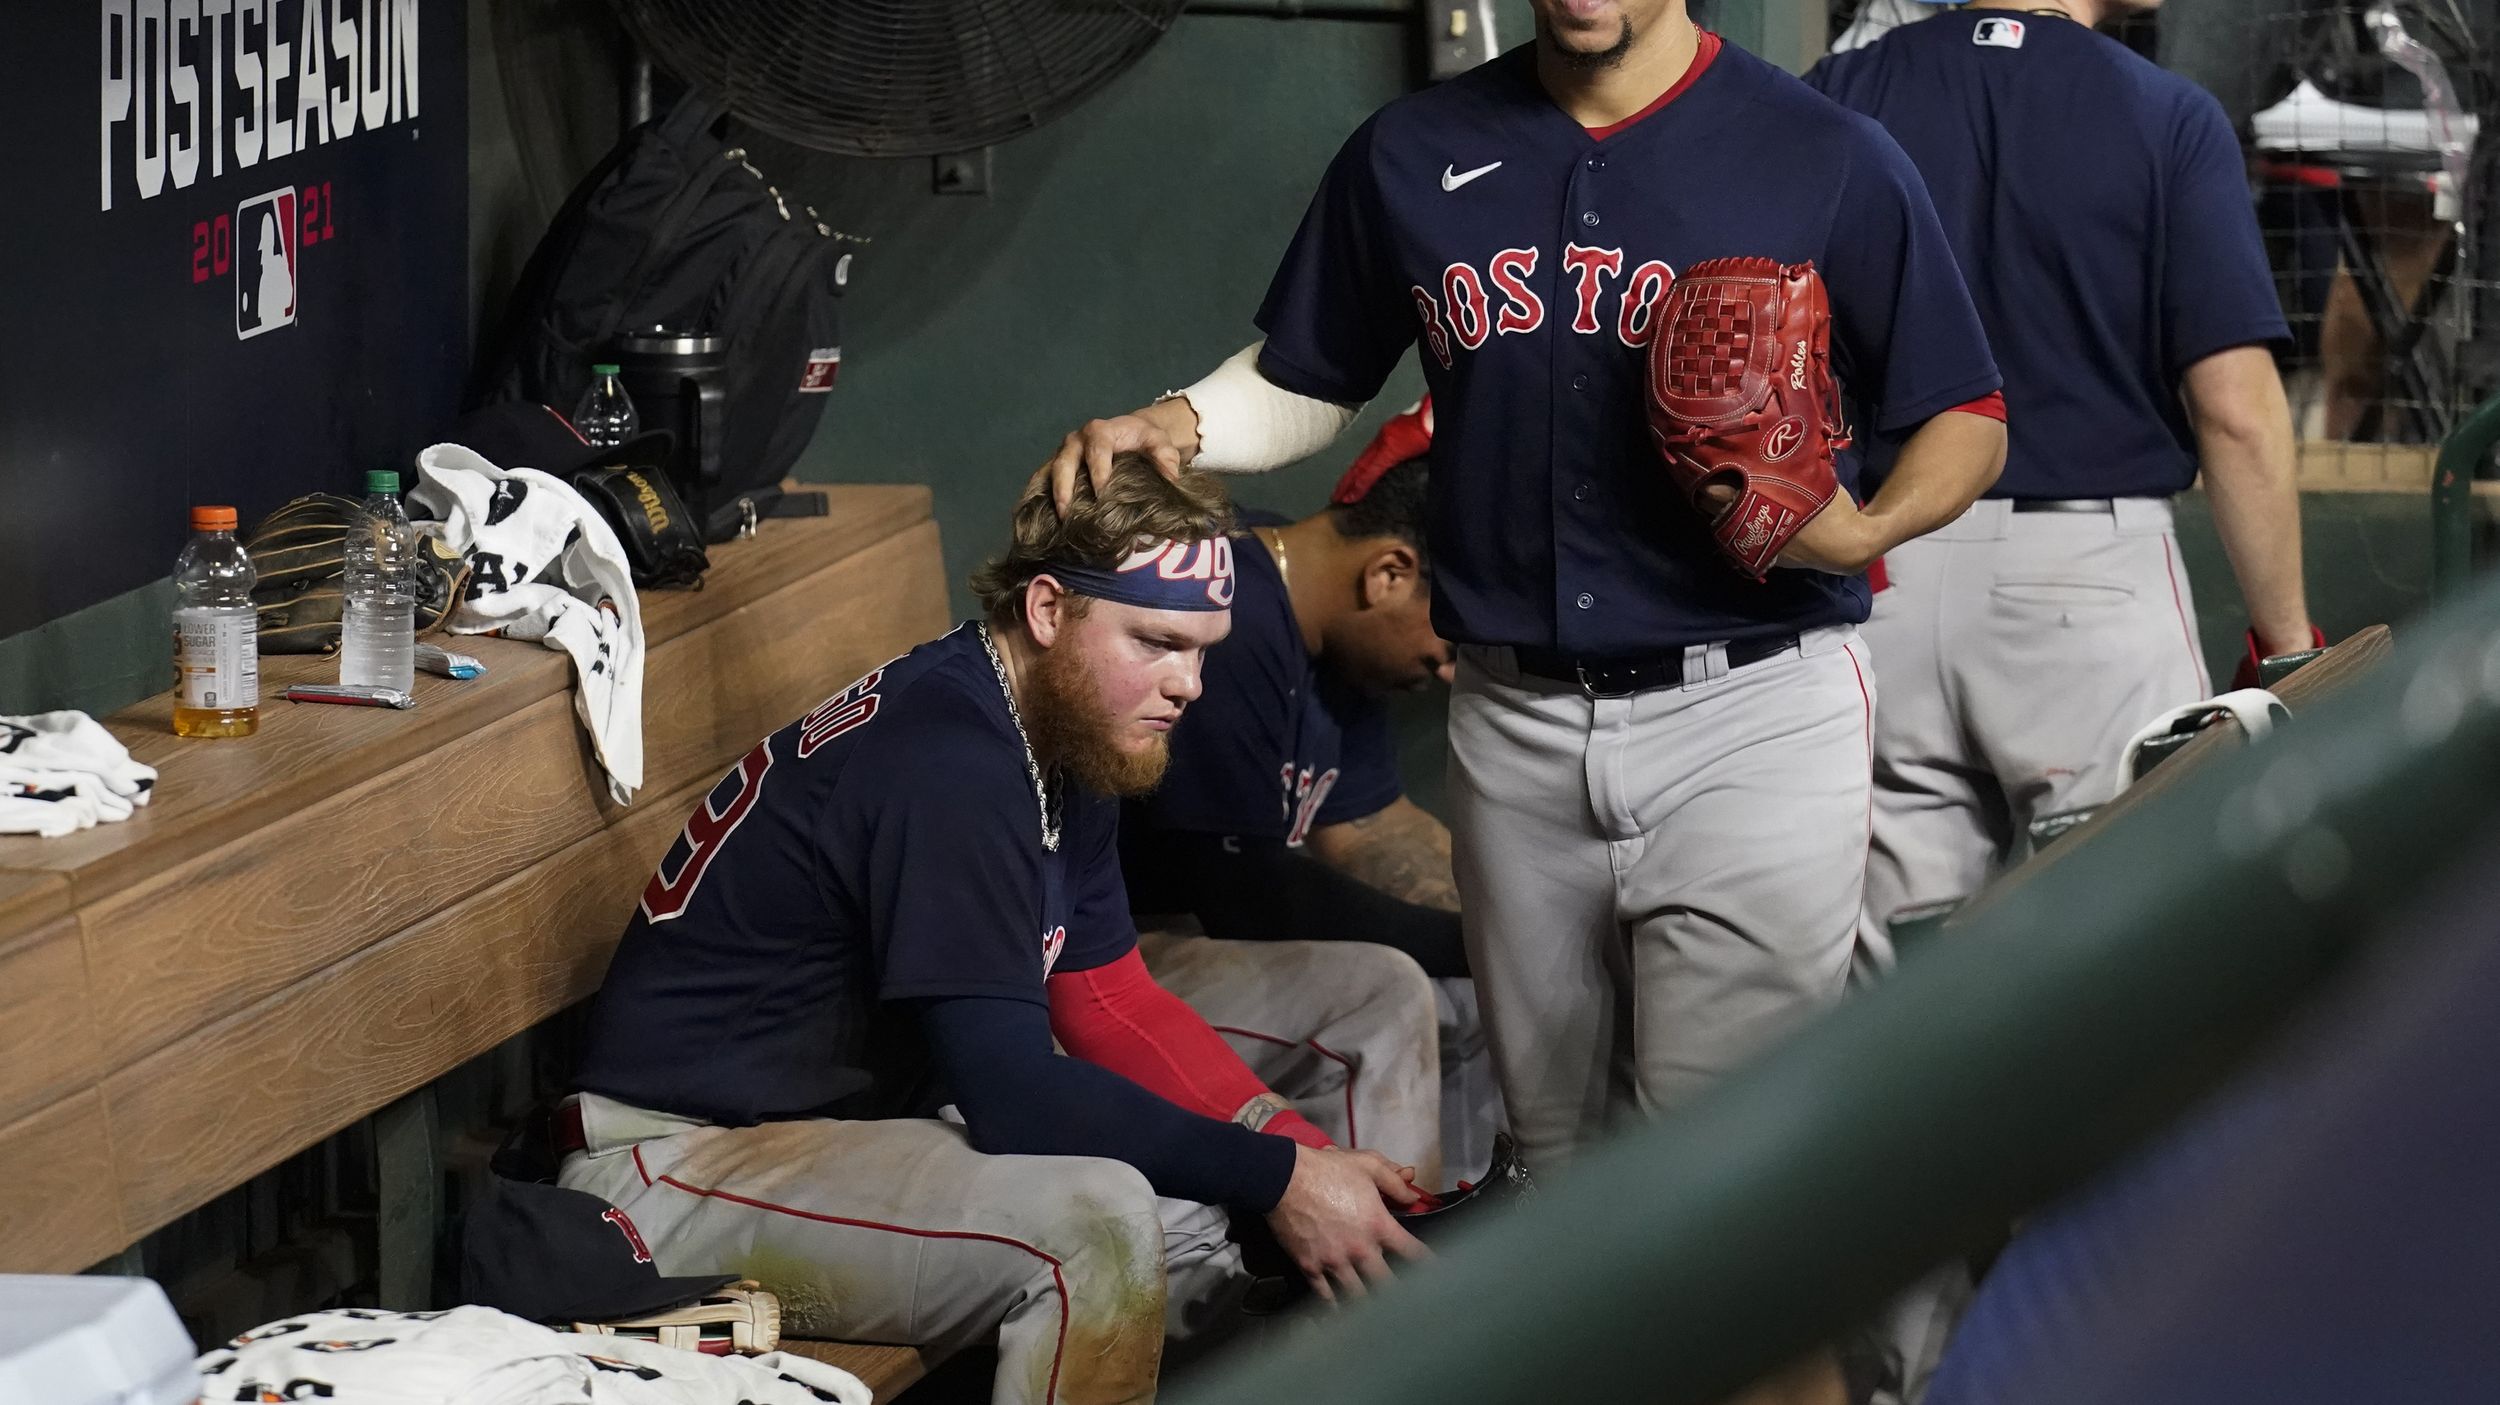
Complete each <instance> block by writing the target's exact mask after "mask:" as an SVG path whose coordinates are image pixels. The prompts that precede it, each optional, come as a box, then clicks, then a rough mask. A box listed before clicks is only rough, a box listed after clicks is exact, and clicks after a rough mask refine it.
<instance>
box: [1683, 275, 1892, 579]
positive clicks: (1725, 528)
mask: <svg viewBox="0 0 2500 1405" xmlns="http://www.w3.org/2000/svg"><path fill="white" fill-rule="evenodd" d="M1831 343H1832V314H1831V307H1830V305H1829V303H1828V302H1827V301H1826V300H1825V298H1824V294H1823V280H1822V278H1821V276H1820V275H1818V274H1816V273H1815V271H1814V265H1813V264H1810V263H1796V264H1782V263H1780V262H1779V261H1778V260H1777V259H1767V258H1728V259H1710V260H1708V261H1706V262H1703V263H1697V264H1695V265H1693V266H1692V267H1691V268H1689V269H1686V270H1685V272H1684V276H1683V277H1681V278H1678V279H1677V280H1675V284H1674V286H1673V287H1670V288H1669V289H1668V290H1667V292H1666V296H1665V297H1663V298H1661V299H1660V305H1659V311H1658V332H1657V335H1656V337H1655V338H1654V339H1653V340H1652V341H1651V342H1650V345H1649V380H1648V395H1647V399H1648V408H1649V433H1650V437H1651V438H1653V439H1655V440H1656V441H1657V443H1658V452H1659V453H1660V454H1661V455H1663V456H1664V457H1665V459H1666V462H1667V472H1668V474H1669V475H1670V476H1671V477H1672V478H1673V479H1674V480H1675V485H1676V487H1678V488H1679V489H1681V490H1682V491H1683V493H1684V495H1685V497H1686V498H1688V499H1690V500H1691V501H1692V503H1693V506H1694V507H1696V508H1697V509H1699V510H1700V511H1701V513H1702V515H1703V516H1704V517H1705V518H1706V519H1708V520H1709V522H1710V535H1711V537H1712V538H1713V539H1714V540H1716V541H1717V542H1718V544H1719V550H1720V551H1721V552H1722V553H1724V554H1725V555H1726V556H1727V558H1728V560H1729V561H1730V562H1732V563H1734V564H1735V566H1736V568H1737V569H1738V570H1740V571H1743V572H1744V573H1745V574H1747V575H1749V576H1752V577H1753V578H1754V579H1756V580H1760V579H1762V577H1763V575H1764V574H1765V573H1766V572H1768V571H1769V570H1770V569H1771V564H1772V562H1774V561H1776V560H1777V559H1778V558H1779V554H1780V549H1781V548H1783V547H1785V546H1787V545H1788V540H1789V538H1791V537H1793V536H1795V535H1797V532H1798V530H1799V529H1800V528H1802V527H1804V526H1805V525H1806V523H1808V522H1810V521H1812V520H1813V518H1814V514H1816V513H1818V512H1820V511H1822V510H1823V507H1824V505H1825V504H1827V503H1829V502H1830V501H1831V500H1832V495H1833V494H1835V493H1837V492H1839V491H1840V482H1839V480H1838V479H1836V478H1834V477H1833V476H1832V455H1833V454H1834V453H1835V452H1837V451H1838V450H1840V449H1843V448H1846V447H1847V446H1848V443H1849V432H1848V430H1847V428H1846V427H1845V426H1843V425H1842V423H1841V419H1840V391H1839V388H1838V386H1836V385H1835V384H1834V383H1833V381H1832V370H1831ZM1720 486H1724V487H1726V488H1728V489H1731V490H1733V491H1734V492H1735V494H1736V497H1735V501H1733V502H1731V503H1728V504H1726V505H1725V506H1722V505H1720V504H1719V503H1717V502H1715V501H1713V500H1712V498H1711V496H1710V495H1709V494H1708V493H1707V492H1706V491H1705V490H1706V489H1709V488H1712V487H1720Z"/></svg>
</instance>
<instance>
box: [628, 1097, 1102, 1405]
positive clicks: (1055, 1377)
mask: <svg viewBox="0 0 2500 1405" xmlns="http://www.w3.org/2000/svg"><path fill="white" fill-rule="evenodd" d="M634 1169H635V1170H637V1171H640V1170H642V1148H641V1147H639V1146H637V1147H635V1148H634ZM649 1180H650V1177H649V1175H648V1174H647V1173H646V1174H645V1175H644V1181H645V1183H646V1184H647V1183H648V1182H649ZM660 1184H662V1185H665V1186H670V1187H673V1188H675V1189H677V1190H682V1191H684V1192H685V1193H687V1194H688V1195H694V1196H700V1197H702V1198H704V1199H707V1200H726V1201H729V1202H731V1203H732V1204H737V1205H746V1206H749V1207H752V1208H754V1209H758V1210H770V1211H772V1212H773V1213H775V1214H779V1215H789V1216H791V1217H792V1218H795V1219H802V1220H814V1221H816V1222H817V1223H819V1224H836V1225H845V1226H848V1227H849V1228H852V1229H876V1230H883V1231H885V1232H886V1233H888V1234H908V1235H910V1236H912V1237H913V1238H915V1239H973V1240H979V1241H981V1242H983V1243H988V1244H1004V1245H1006V1246H1007V1247H1008V1248H1010V1249H1021V1250H1023V1251H1024V1252H1025V1253H1028V1254H1031V1255H1032V1256H1033V1257H1035V1258H1037V1259H1040V1260H1041V1261H1042V1262H1043V1263H1046V1264H1049V1265H1050V1278H1051V1281H1052V1282H1053V1283H1055V1284H1057V1285H1058V1288H1059V1342H1058V1345H1057V1346H1055V1347H1053V1348H1052V1350H1051V1354H1050V1389H1049V1393H1048V1394H1047V1395H1045V1396H1044V1397H1043V1399H1044V1400H1046V1401H1048V1400H1057V1399H1058V1398H1059V1362H1060V1358H1062V1357H1064V1356H1065V1355H1066V1354H1067V1350H1068V1276H1067V1274H1066V1273H1065V1272H1064V1271H1063V1268H1062V1265H1061V1264H1060V1262H1059V1260H1057V1259H1054V1258H1052V1257H1051V1256H1050V1255H1048V1254H1045V1253H1043V1252H1042V1251H1041V1250H1039V1249H1037V1248H1035V1247H1033V1246H1032V1245H1030V1244H1027V1243H1025V1242H1024V1241H1023V1240H1021V1239H1009V1238H1007V1237H1006V1236H1005V1235H1000V1234H983V1233H980V1232H978V1231H976V1230H968V1229H907V1228H905V1227H904V1226H902V1225H890V1224H879V1223H877V1222H876V1221H874V1220H854V1219H846V1218H844V1217H843V1216H840V1215H820V1214H817V1213H816V1212H815V1211H813V1210H795V1209H792V1208H791V1207H789V1206H787V1205H776V1204H774V1203H772V1202H771V1201H769V1200H756V1199H752V1198H750V1197H748V1196H744V1195H736V1194H732V1193H731V1192H729V1191H726V1190H705V1189H703V1188H701V1187H699V1186H690V1185H688V1184H686V1183H685V1182H684V1181H681V1180H679V1179H677V1178H676V1177H675V1176H668V1175H663V1176H661V1177H660Z"/></svg>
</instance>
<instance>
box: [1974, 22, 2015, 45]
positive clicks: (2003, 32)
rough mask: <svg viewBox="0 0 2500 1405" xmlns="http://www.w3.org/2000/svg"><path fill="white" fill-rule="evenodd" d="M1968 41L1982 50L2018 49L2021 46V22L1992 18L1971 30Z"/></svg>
mask: <svg viewBox="0 0 2500 1405" xmlns="http://www.w3.org/2000/svg"><path fill="white" fill-rule="evenodd" d="M1970 41H1971V42H1972V43H1974V44H1977V45H1978V46H1980V47H1981V48H1983V49H2019V48H2021V47H2022V46H2023V22H2022V21H2021V20H2018V19H2005V18H2001V17H1993V16H1992V17H1990V18H1988V19H1984V20H1981V21H1980V22H1979V23H1978V25H1977V26H1975V27H1974V28H1973V29H1972V30H1971V32H1970Z"/></svg>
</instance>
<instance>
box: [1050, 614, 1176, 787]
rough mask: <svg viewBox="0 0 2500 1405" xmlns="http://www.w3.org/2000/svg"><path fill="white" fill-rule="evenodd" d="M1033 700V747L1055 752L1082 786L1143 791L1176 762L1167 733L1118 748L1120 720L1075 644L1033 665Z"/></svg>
mask: <svg viewBox="0 0 2500 1405" xmlns="http://www.w3.org/2000/svg"><path fill="white" fill-rule="evenodd" d="M1032 704H1033V705H1032V706H1031V707H1030V708H1028V709H1026V712H1027V714H1028V715H1027V716H1026V718H1025V724H1026V726H1028V727H1029V728H1031V730H1032V733H1033V746H1034V749H1035V750H1036V751H1040V752H1044V753H1047V754H1049V755H1051V756H1055V757H1057V758H1058V764H1059V765H1060V766H1061V767H1062V768H1063V769H1065V770H1066V771H1067V773H1068V775H1069V776H1070V777H1071V778H1073V779H1074V780H1075V781H1076V783H1077V784H1078V785H1081V786H1083V787H1085V788H1086V789H1087V790H1090V791H1093V792H1094V793H1095V794H1097V795H1110V796H1130V795H1143V794H1145V793H1146V792H1148V791H1150V790H1152V789H1154V788H1155V787H1156V786H1157V785H1159V784H1161V783H1162V781H1163V772H1164V768H1165V767H1167V766H1169V765H1171V764H1172V747H1171V743H1170V742H1169V741H1168V740H1166V739H1165V738H1163V737H1157V738H1156V739H1155V743H1154V745H1153V746H1152V747H1150V748H1148V749H1146V750H1144V751H1123V750H1122V749H1121V748H1120V743H1119V738H1118V727H1119V724H1118V722H1117V721H1116V719H1114V718H1113V717H1112V715H1111V710H1110V709H1109V708H1107V707H1105V706H1103V702H1102V691H1101V690H1100V689H1099V688H1097V687H1095V686H1094V680H1093V678H1092V676H1091V675H1089V674H1087V673H1086V671H1085V666H1084V665H1083V664H1082V663H1081V662H1079V661H1078V660H1077V658H1076V656H1075V650H1073V649H1050V650H1046V651H1044V652H1043V654H1042V656H1041V659H1040V660H1039V661H1038V662H1037V663H1036V664H1035V666H1034V669H1033V698H1032Z"/></svg>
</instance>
